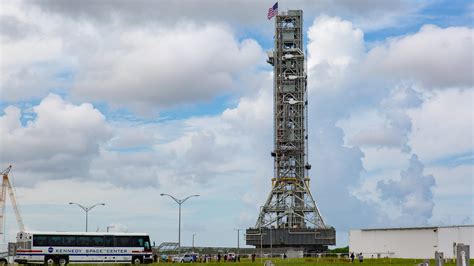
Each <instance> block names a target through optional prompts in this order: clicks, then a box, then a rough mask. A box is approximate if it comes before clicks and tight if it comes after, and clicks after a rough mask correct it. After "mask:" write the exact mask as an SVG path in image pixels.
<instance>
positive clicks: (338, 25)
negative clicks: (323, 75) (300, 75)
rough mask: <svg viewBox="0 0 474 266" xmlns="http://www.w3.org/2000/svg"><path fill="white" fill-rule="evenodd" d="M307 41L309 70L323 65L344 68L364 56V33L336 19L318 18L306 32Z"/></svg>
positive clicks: (347, 22) (348, 23)
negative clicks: (308, 40)
mask: <svg viewBox="0 0 474 266" xmlns="http://www.w3.org/2000/svg"><path fill="white" fill-rule="evenodd" d="M308 39H310V42H309V44H308V50H309V51H310V54H309V56H310V59H309V60H308V67H309V68H312V67H314V66H316V65H319V64H323V63H327V64H328V65H329V66H332V67H340V68H345V67H346V66H347V65H349V64H352V63H356V62H358V61H359V60H360V58H361V57H362V56H363V55H364V33H363V32H362V31H361V30H360V29H357V28H354V26H353V25H352V23H351V22H349V21H347V20H342V19H341V18H338V17H329V16H320V17H318V18H317V19H316V20H315V21H314V22H313V25H312V26H311V27H310V28H309V30H308Z"/></svg>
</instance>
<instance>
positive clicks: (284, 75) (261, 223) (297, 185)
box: [247, 10, 335, 250]
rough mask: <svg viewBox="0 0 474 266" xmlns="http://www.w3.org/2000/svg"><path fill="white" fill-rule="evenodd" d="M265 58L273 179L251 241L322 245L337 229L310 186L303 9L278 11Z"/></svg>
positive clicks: (250, 231) (328, 242) (306, 246)
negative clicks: (268, 75) (269, 81)
mask: <svg viewBox="0 0 474 266" xmlns="http://www.w3.org/2000/svg"><path fill="white" fill-rule="evenodd" d="M267 62H268V63H270V64H271V65H273V71H274V77H273V88H274V90H273V98H274V103H273V108H274V110H273V112H274V121H273V123H274V151H273V152H272V153H271V155H272V156H273V157H274V178H273V179H272V190H271V192H270V194H269V196H268V198H267V200H266V202H265V205H264V206H262V207H261V210H260V214H259V216H258V220H257V223H256V225H255V228H250V229H248V230H247V244H249V245H256V246H259V245H261V246H266V247H268V246H272V245H274V246H280V247H302V248H304V249H305V250H322V249H324V248H325V245H326V246H327V245H334V244H335V230H334V228H331V227H329V226H327V225H326V224H325V223H324V221H323V218H322V217H321V214H320V212H319V209H318V207H317V205H316V202H315V201H314V199H313V197H312V195H311V192H310V189H309V177H308V170H309V169H311V165H310V164H309V163H308V130H307V129H308V124H307V116H308V108H307V107H308V98H307V91H306V85H307V75H306V70H305V62H306V60H305V54H304V52H303V11H302V10H289V11H288V12H287V13H282V14H279V15H277V16H276V20H275V49H274V50H273V51H272V52H269V53H268V60H267ZM264 231H268V232H264ZM268 234H270V235H268ZM295 234H296V235H297V236H298V237H295V236H296V235H295ZM272 238H273V239H272ZM264 239H265V240H264Z"/></svg>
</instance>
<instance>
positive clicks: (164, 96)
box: [72, 24, 264, 110]
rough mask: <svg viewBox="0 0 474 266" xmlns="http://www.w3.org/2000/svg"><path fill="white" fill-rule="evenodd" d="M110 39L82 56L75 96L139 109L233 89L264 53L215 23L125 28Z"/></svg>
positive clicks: (189, 100)
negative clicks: (152, 28) (100, 46)
mask: <svg viewBox="0 0 474 266" xmlns="http://www.w3.org/2000/svg"><path fill="white" fill-rule="evenodd" d="M109 34H112V35H115V34H117V33H109ZM100 38H101V37H98V39H100ZM108 38H110V36H109V37H108ZM115 39H116V43H113V44H111V45H110V46H109V45H106V46H104V47H102V48H100V49H99V50H95V51H94V50H91V51H92V52H93V54H92V55H88V56H87V57H83V58H81V64H80V66H79V75H78V76H77V83H76V85H75V86H74V87H73V90H72V92H73V94H74V95H77V96H80V97H81V98H85V99H91V100H94V99H100V100H105V101H107V102H109V103H112V104H116V105H121V106H127V107H132V108H134V109H138V110H140V109H144V108H148V109H150V108H151V109H153V108H156V107H167V106H172V105H175V104H180V103H191V102H198V101H206V100H211V99H212V98H213V97H214V96H216V95H218V94H219V93H222V92H224V91H229V90H233V89H236V87H237V86H236V85H237V84H238V83H239V82H240V80H241V79H242V78H243V76H242V75H244V74H245V73H247V72H249V71H250V70H252V69H253V68H254V67H255V66H256V65H258V64H259V62H263V58H264V57H263V56H264V54H263V52H262V50H261V48H260V46H259V45H258V44H257V43H256V42H255V41H253V40H250V39H246V40H243V41H237V40H236V39H235V37H234V35H233V33H232V32H231V30H230V29H229V28H227V27H225V26H222V25H216V24H208V25H205V26H198V25H195V24H178V25H176V26H174V27H171V28H159V29H154V30H145V29H143V30H134V31H128V32H127V31H125V32H121V33H120V35H115ZM88 48H89V49H92V47H88ZM86 49H87V48H86Z"/></svg>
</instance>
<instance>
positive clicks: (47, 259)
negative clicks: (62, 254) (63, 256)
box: [44, 257, 56, 265]
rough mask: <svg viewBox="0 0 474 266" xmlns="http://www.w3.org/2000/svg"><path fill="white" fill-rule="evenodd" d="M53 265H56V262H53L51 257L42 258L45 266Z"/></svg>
mask: <svg viewBox="0 0 474 266" xmlns="http://www.w3.org/2000/svg"><path fill="white" fill-rule="evenodd" d="M54 263H56V262H55V261H54V258H53V257H46V258H44V264H45V265H54Z"/></svg>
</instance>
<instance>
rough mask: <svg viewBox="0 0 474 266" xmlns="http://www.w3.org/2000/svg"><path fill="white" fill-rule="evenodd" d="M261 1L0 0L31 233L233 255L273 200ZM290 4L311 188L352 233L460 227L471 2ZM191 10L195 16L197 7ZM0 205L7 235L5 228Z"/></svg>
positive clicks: (15, 152) (8, 103) (4, 59)
mask: <svg viewBox="0 0 474 266" xmlns="http://www.w3.org/2000/svg"><path fill="white" fill-rule="evenodd" d="M272 4H273V2H272V1H259V2H258V3H255V1H215V0H205V1H189V2H188V3H187V5H180V4H179V3H177V2H173V1H169V2H167V1H160V2H158V1H148V0H140V1H133V2H131V1H119V2H114V3H111V2H109V1H100V2H95V1H94V2H93V1H81V2H67V1H40V2H38V1H6V2H2V9H1V10H0V29H1V30H0V72H1V73H2V75H1V76H0V96H1V97H0V163H1V165H3V166H5V168H6V166H7V165H9V164H12V165H13V166H14V168H13V170H12V173H11V178H12V179H13V181H14V183H15V186H16V192H17V197H18V201H19V203H20V205H21V210H22V214H23V219H24V222H25V225H26V226H27V228H28V229H31V230H49V231H50V230H61V231H63V230H69V231H75V230H83V227H84V221H83V218H84V217H83V213H81V211H80V209H79V208H73V207H74V206H69V205H68V204H67V203H68V202H71V201H74V202H79V203H83V204H85V205H87V204H92V203H95V202H105V203H106V206H105V207H101V206H100V207H97V209H94V210H93V212H91V217H90V220H89V221H90V223H89V224H90V228H94V230H95V229H97V228H98V229H99V230H105V228H106V227H107V226H110V225H113V226H114V229H113V230H117V231H144V232H148V233H150V234H151V236H152V238H153V239H154V240H155V241H156V242H157V243H161V242H164V241H174V240H176V235H177V226H176V223H177V206H175V204H174V203H173V202H172V201H170V200H169V199H168V198H163V197H160V196H159V194H160V193H163V192H164V193H170V194H173V195H175V196H177V197H185V196H187V195H189V194H195V193H198V194H200V195H201V196H200V197H199V198H193V199H191V200H190V201H189V202H186V204H185V205H184V208H183V234H182V241H183V244H184V245H190V244H191V238H192V234H193V233H196V234H197V242H196V243H197V244H198V245H206V246H234V245H236V243H235V242H236V241H235V232H234V230H233V229H234V228H247V227H249V226H253V225H254V224H255V222H256V219H257V215H258V210H259V207H260V206H261V205H262V204H263V203H264V200H265V198H266V196H267V193H268V192H269V190H270V185H271V183H270V179H271V176H272V173H273V170H272V169H273V162H272V159H271V157H270V156H269V152H270V150H271V149H272V134H273V133H272V126H273V125H272V110H273V109H272V69H271V67H270V66H269V65H268V64H266V62H265V59H266V54H265V51H267V50H271V49H272V46H273V30H274V24H273V23H274V22H273V20H272V21H268V20H267V19H266V11H267V9H268V7H270V6H271V5H272ZM279 6H280V11H284V10H286V9H290V8H298V9H303V10H304V20H305V23H304V32H305V45H306V50H307V51H308V77H309V80H308V91H309V123H310V124H309V149H310V151H309V153H310V158H309V159H310V163H311V164H312V165H313V169H312V170H311V172H310V177H311V190H312V192H313V196H314V197H315V199H316V201H317V203H318V206H319V208H320V209H321V212H322V215H323V217H324V219H325V221H326V223H328V224H330V225H333V226H335V227H336V230H337V232H338V233H337V241H338V243H337V245H338V246H345V245H347V241H348V239H347V238H348V230H350V229H355V228H367V227H385V226H421V225H448V224H466V223H467V224H472V223H473V219H474V217H473V216H474V209H473V207H472V206H474V196H473V195H474V181H473V179H474V167H473V160H472V158H473V155H472V154H473V142H472V135H473V123H474V118H473V112H472V104H473V99H474V94H473V90H472V88H473V74H472V73H473V56H472V50H473V49H474V43H473V28H472V27H473V12H474V6H473V4H472V3H471V2H470V1H402V0H400V1H375V0H374V1H372V0H370V1H332V2H330V3H329V1H328V2H325V1H322V2H314V1H304V0H300V1H280V2H279ZM196 10H199V12H196ZM12 214H13V213H12V212H11V208H10V209H7V226H6V231H7V232H8V233H7V235H6V241H8V240H11V239H13V238H14V235H15V232H16V231H17V228H16V227H15V220H14V217H13V215H12Z"/></svg>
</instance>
